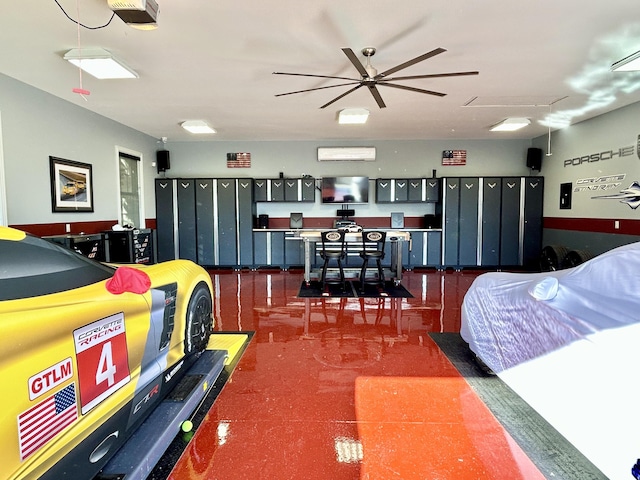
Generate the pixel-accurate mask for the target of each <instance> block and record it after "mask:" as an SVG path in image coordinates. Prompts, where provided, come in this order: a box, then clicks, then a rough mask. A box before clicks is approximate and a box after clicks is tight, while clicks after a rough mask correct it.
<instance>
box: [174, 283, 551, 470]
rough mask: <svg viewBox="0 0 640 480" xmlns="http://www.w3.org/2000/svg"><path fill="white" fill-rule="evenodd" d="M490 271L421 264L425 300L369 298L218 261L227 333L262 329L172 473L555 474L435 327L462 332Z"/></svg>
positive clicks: (217, 306)
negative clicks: (463, 369)
mask: <svg viewBox="0 0 640 480" xmlns="http://www.w3.org/2000/svg"><path fill="white" fill-rule="evenodd" d="M477 274H478V273H477V272H471V273H461V272H456V273H450V272H436V271H430V272H427V273H418V272H408V273H407V274H406V275H405V276H404V277H403V280H402V284H403V285H404V286H405V287H406V288H407V289H408V290H409V291H410V292H411V294H412V295H413V297H412V298H400V299H393V298H386V299H383V300H378V299H364V300H363V299H353V298H349V299H339V298H320V299H317V298H313V299H302V298H298V297H297V293H298V290H299V288H300V284H301V281H302V273H301V272H279V271H277V272H266V273H265V272H242V273H240V272H233V273H231V272H225V273H216V272H213V273H212V278H213V281H214V286H215V289H216V292H215V298H214V316H215V319H216V330H218V331H224V332H241V331H254V332H255V334H254V335H253V337H252V339H251V341H250V343H249V344H248V346H247V348H246V350H245V351H244V352H243V354H242V356H241V357H240V360H239V362H238V363H237V365H236V367H235V370H234V371H233V373H232V375H231V377H230V378H229V380H228V381H227V383H226V385H225V386H224V388H223V390H222V392H221V393H220V395H219V396H218V398H217V399H216V400H215V403H214V404H213V406H212V407H211V409H210V410H209V412H208V413H207V414H206V417H205V419H204V421H203V422H202V424H201V425H200V426H199V427H198V429H197V430H196V431H195V432H194V433H193V434H192V435H193V437H192V439H191V441H190V442H189V444H188V445H187V447H186V450H185V451H184V453H183V454H182V456H181V457H180V458H179V459H178V461H177V462H176V464H175V467H174V468H173V471H172V472H171V473H170V475H169V477H168V478H170V479H172V480H197V479H203V480H204V479H207V480H212V479H220V480H234V479H252V480H254V479H269V480H272V479H305V480H309V479H323V480H328V479H331V480H342V479H345V480H347V479H363V480H364V479H367V480H372V479H393V478H398V479H403V480H406V479H413V478H416V479H417V478H420V479H428V480H436V479H455V480H458V479H496V480H504V479H507V478H508V479H510V480H511V479H519V478H522V479H525V478H526V479H538V478H543V477H542V475H540V473H539V472H538V471H537V470H536V468H535V467H534V466H533V465H532V463H531V462H530V461H529V460H528V459H527V457H526V456H525V455H524V454H523V453H522V451H521V450H520V449H519V448H518V447H517V445H515V443H514V442H513V441H512V440H511V438H510V437H509V435H508V434H507V433H506V432H505V431H504V430H503V429H502V427H501V426H500V424H499V423H498V422H497V421H496V419H495V418H494V417H493V416H492V415H491V414H490V413H489V411H488V410H487V408H486V407H485V406H484V404H483V403H482V402H481V401H480V400H479V399H478V397H477V396H476V394H475V393H474V392H473V391H472V390H471V389H470V387H468V385H467V384H466V382H465V381H464V379H463V378H462V377H461V376H460V375H459V374H458V372H457V370H456V369H455V368H454V367H453V365H452V364H451V363H450V362H449V360H448V359H447V357H446V356H445V355H444V354H443V353H442V352H441V350H440V349H439V348H438V347H437V345H436V344H435V343H434V342H433V341H432V340H431V338H430V337H429V334H430V333H431V332H457V331H459V328H460V303H461V301H462V298H463V296H464V292H466V289H467V288H468V286H469V285H470V284H471V282H472V281H473V279H474V278H475V277H476V276H477Z"/></svg>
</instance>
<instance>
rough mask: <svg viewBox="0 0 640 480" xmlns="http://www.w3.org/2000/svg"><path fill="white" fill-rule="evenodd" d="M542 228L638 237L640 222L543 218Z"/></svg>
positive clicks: (608, 219)
mask: <svg viewBox="0 0 640 480" xmlns="http://www.w3.org/2000/svg"><path fill="white" fill-rule="evenodd" d="M616 221H617V222H618V227H619V228H616ZM543 227H544V228H550V229H554V230H572V231H576V232H594V233H615V234H618V235H640V220H616V219H613V218H562V217H545V218H544V223H543Z"/></svg>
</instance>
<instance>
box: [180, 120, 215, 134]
mask: <svg viewBox="0 0 640 480" xmlns="http://www.w3.org/2000/svg"><path fill="white" fill-rule="evenodd" d="M180 126H181V127H182V128H184V129H185V130H186V131H187V132H190V133H198V134H200V133H216V131H215V130H214V129H213V128H211V127H210V126H209V124H208V123H207V122H205V121H203V120H187V121H186V122H182V123H181V124H180Z"/></svg>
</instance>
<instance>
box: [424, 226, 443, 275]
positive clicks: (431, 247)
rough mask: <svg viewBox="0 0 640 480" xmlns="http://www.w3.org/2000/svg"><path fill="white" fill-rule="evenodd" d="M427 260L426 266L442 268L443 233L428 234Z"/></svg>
mask: <svg viewBox="0 0 640 480" xmlns="http://www.w3.org/2000/svg"><path fill="white" fill-rule="evenodd" d="M426 252H427V258H426V260H427V261H426V263H425V265H427V266H429V267H440V266H441V265H442V260H441V259H442V232H427V250H426Z"/></svg>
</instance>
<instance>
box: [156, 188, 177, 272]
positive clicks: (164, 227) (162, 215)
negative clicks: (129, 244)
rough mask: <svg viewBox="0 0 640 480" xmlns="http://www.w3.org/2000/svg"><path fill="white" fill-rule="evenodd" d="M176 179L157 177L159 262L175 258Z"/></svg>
mask: <svg viewBox="0 0 640 480" xmlns="http://www.w3.org/2000/svg"><path fill="white" fill-rule="evenodd" d="M174 193H175V180H167V179H156V242H157V255H158V261H159V262H166V261H167V260H175V258H176V244H175V237H174V234H175V231H176V229H175V227H176V225H175V223H174V211H175V205H174Z"/></svg>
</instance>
